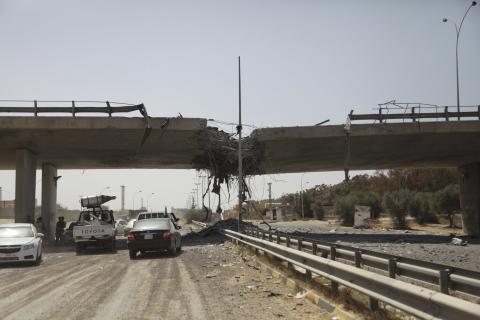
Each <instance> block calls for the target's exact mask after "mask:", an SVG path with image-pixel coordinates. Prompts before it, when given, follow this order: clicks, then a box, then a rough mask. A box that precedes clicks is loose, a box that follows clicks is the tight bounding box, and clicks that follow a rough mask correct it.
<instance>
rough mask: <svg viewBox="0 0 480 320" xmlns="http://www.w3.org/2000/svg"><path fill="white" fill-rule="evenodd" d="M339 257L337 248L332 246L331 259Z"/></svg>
mask: <svg viewBox="0 0 480 320" xmlns="http://www.w3.org/2000/svg"><path fill="white" fill-rule="evenodd" d="M336 258H337V248H335V247H333V246H332V247H330V260H335V259H336Z"/></svg>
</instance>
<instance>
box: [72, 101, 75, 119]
mask: <svg viewBox="0 0 480 320" xmlns="http://www.w3.org/2000/svg"><path fill="white" fill-rule="evenodd" d="M72 116H73V117H74V118H75V101H73V100H72Z"/></svg>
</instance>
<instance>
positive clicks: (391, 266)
mask: <svg viewBox="0 0 480 320" xmlns="http://www.w3.org/2000/svg"><path fill="white" fill-rule="evenodd" d="M396 273H397V260H396V259H395V258H390V259H388V276H389V277H390V278H393V279H395V274H396Z"/></svg>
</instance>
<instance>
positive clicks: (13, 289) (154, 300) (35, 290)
mask: <svg viewBox="0 0 480 320" xmlns="http://www.w3.org/2000/svg"><path fill="white" fill-rule="evenodd" d="M187 238H188V237H187ZM190 238H191V239H190V240H188V239H186V241H185V242H186V243H185V244H184V250H183V251H182V252H181V253H180V254H179V255H178V256H176V257H170V256H168V255H166V254H149V255H145V256H144V257H141V258H139V259H138V260H134V261H131V260H129V258H128V252H127V250H125V249H120V250H118V252H117V253H116V254H111V253H105V252H100V251H93V252H90V253H88V254H85V255H80V256H76V254H75V252H73V248H65V249H63V248H60V249H59V248H55V249H50V250H47V252H45V253H44V261H43V263H42V264H41V265H40V266H38V267H35V266H19V265H7V266H0V319H6V320H7V319H8V320H10V319H38V320H41V319H49V320H55V319H102V320H103V319H229V320H235V319H242V320H243V319H278V318H282V319H321V318H322V317H321V314H322V309H320V308H319V307H317V306H314V305H313V304H311V303H310V302H308V301H307V300H304V299H295V298H294V297H292V294H293V295H294V294H295V292H291V290H290V289H288V288H287V287H285V286H284V285H283V284H280V283H279V282H276V281H275V280H274V279H271V277H270V278H269V277H268V276H267V275H266V274H262V273H261V272H260V271H259V270H256V269H254V268H252V267H251V266H249V264H248V262H246V260H245V258H243V257H242V256H241V255H239V254H238V252H237V251H236V250H237V249H236V248H235V247H234V246H233V244H229V243H225V244H224V243H223V239H221V238H215V239H211V238H210V239H209V240H199V239H193V238H192V237H190ZM192 239H193V240H192ZM205 241H209V243H205ZM120 246H121V244H120Z"/></svg>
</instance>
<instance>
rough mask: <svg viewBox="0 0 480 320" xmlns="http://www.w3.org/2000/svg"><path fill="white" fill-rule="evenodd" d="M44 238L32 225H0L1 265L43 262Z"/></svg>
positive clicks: (37, 263)
mask: <svg viewBox="0 0 480 320" xmlns="http://www.w3.org/2000/svg"><path fill="white" fill-rule="evenodd" d="M42 238H43V234H41V233H38V232H37V229H36V228H35V226H34V225H33V224H31V223H10V224H0V263H1V262H25V261H30V262H34V263H35V264H36V265H39V264H40V263H41V261H42Z"/></svg>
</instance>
